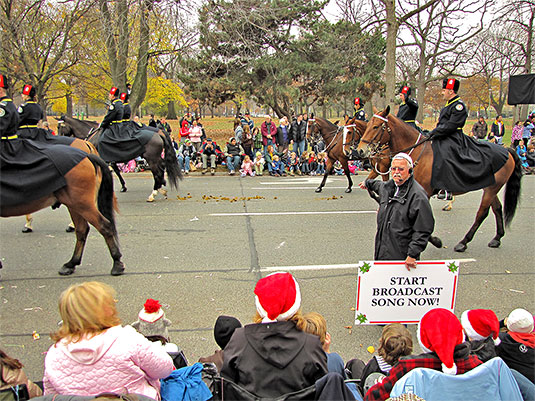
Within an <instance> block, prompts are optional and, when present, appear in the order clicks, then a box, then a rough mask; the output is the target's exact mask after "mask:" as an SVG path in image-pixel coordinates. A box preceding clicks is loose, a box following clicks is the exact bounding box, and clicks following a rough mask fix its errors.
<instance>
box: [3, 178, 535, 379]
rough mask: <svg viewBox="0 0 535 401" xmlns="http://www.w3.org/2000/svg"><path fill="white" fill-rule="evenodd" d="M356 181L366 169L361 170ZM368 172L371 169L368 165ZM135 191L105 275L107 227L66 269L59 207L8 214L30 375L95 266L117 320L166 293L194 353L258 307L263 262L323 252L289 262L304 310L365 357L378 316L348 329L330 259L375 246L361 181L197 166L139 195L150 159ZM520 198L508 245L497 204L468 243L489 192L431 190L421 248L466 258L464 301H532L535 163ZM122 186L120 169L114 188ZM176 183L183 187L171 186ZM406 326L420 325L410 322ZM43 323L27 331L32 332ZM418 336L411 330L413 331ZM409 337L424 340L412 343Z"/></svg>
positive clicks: (131, 184) (23, 354)
mask: <svg viewBox="0 0 535 401" xmlns="http://www.w3.org/2000/svg"><path fill="white" fill-rule="evenodd" d="M355 178H356V181H357V182H359V181H360V180H361V177H355ZM362 178H363V177H362ZM126 180H127V185H128V192H126V193H117V196H118V199H119V205H120V208H121V214H120V215H119V216H118V230H119V233H120V241H121V248H122V251H123V254H124V262H125V264H126V269H127V274H125V275H124V276H122V277H111V276H110V275H109V271H110V269H111V266H112V263H111V258H110V256H109V253H108V251H107V248H106V247H105V244H104V241H103V239H102V237H101V236H100V235H99V234H98V233H97V232H96V230H94V229H93V230H92V231H91V233H90V235H89V238H88V241H87V248H86V252H85V255H84V259H83V264H82V266H81V267H79V268H78V269H77V270H76V272H75V274H74V275H73V276H71V277H60V276H58V274H57V270H58V269H59V267H60V266H61V265H62V264H63V263H64V262H66V261H67V260H68V259H69V258H70V255H71V253H72V249H73V245H74V236H73V234H68V233H66V232H65V227H66V225H67V223H68V213H67V210H66V209H65V207H61V208H60V209H59V210H56V211H52V210H50V209H47V210H43V211H41V212H39V213H37V214H36V215H35V222H34V229H35V231H34V233H32V234H22V233H21V228H22V226H23V224H24V217H16V218H9V219H2V220H0V233H1V238H2V241H1V246H0V256H1V258H2V261H3V263H4V269H3V270H2V271H1V273H2V281H1V282H0V303H1V309H0V325H1V326H0V333H1V334H0V347H1V348H3V349H5V350H6V351H7V352H8V353H9V354H12V355H14V356H17V357H18V358H20V359H21V360H22V362H23V363H24V364H25V365H26V367H27V370H28V373H29V376H30V377H32V378H34V379H39V378H40V377H41V376H42V373H43V368H42V366H43V360H44V352H45V351H46V350H47V349H48V347H49V346H50V344H51V341H50V338H49V336H48V333H50V332H52V331H54V330H55V329H56V328H57V322H58V321H59V320H60V318H59V314H58V312H57V300H58V298H59V295H60V293H61V291H63V290H64V289H65V288H66V287H67V286H68V285H70V284H72V283H76V282H81V281H85V280H101V281H104V282H106V283H109V284H111V285H112V286H113V287H114V288H116V289H117V292H118V300H119V303H118V307H119V310H120V314H121V317H122V319H123V322H125V323H130V322H133V321H135V320H136V319H137V314H138V312H139V310H140V309H141V308H142V305H143V303H144V301H145V299H146V298H149V297H150V298H156V299H159V300H160V301H161V302H162V303H163V304H165V311H166V315H167V317H168V318H169V319H170V320H171V321H172V322H173V325H172V330H171V336H172V340H173V341H174V342H176V343H177V344H178V345H179V346H180V347H182V348H183V349H184V350H185V353H186V355H187V357H188V359H189V360H190V361H192V362H194V361H196V360H197V359H198V358H199V357H200V356H204V355H208V354H211V353H212V352H213V351H214V349H216V344H215V342H214V340H213V335H212V327H213V323H214V321H215V319H216V318H217V316H218V315H220V314H229V315H234V316H237V317H238V318H239V319H240V320H241V321H242V322H245V323H248V322H250V321H251V318H252V316H253V315H254V312H255V307H254V298H253V288H254V284H255V282H256V281H257V280H258V279H259V278H260V277H261V276H263V275H265V274H267V270H269V269H280V270H285V269H287V266H310V265H321V266H323V267H324V269H323V270H304V271H303V270H300V271H295V273H294V274H295V276H296V277H297V279H298V281H299V283H300V285H301V291H302V295H303V304H302V306H303V310H304V311H318V312H320V313H322V314H323V315H324V316H325V317H326V319H327V323H328V330H329V332H330V333H331V334H332V338H333V345H332V351H336V352H339V353H340V354H341V355H342V357H343V358H344V359H345V360H347V359H349V358H351V357H355V356H357V357H360V358H362V359H365V360H367V359H369V357H370V354H368V353H367V351H366V348H367V347H368V346H369V345H374V346H376V347H377V340H378V338H379V336H380V332H381V328H380V327H374V326H366V327H363V326H360V327H358V328H353V329H352V330H350V329H348V328H346V326H352V323H353V320H354V312H353V311H352V310H351V308H352V307H353V306H354V303H355V291H356V289H355V284H356V281H355V277H356V271H355V269H354V268H346V269H331V268H330V267H331V266H329V265H334V264H351V263H356V262H357V261H359V260H366V259H370V258H372V256H373V238H374V235H375V228H376V224H375V218H376V215H375V210H376V205H375V203H374V202H373V201H372V200H371V199H369V197H368V195H367V193H366V192H365V191H362V190H359V189H358V188H357V189H355V190H354V192H353V193H351V194H345V193H344V192H343V190H344V188H345V186H346V182H345V178H343V177H334V178H332V179H331V180H329V182H328V184H327V187H326V188H325V190H324V192H323V193H321V194H316V193H314V188H315V187H316V186H317V183H318V182H319V177H300V178H289V177H288V178H274V177H254V178H251V177H247V178H239V177H229V176H227V175H223V173H218V175H216V176H215V177H210V176H200V175H198V176H190V177H187V178H186V179H185V180H184V181H182V182H181V184H180V189H179V191H178V192H177V191H171V192H170V197H169V199H168V200H163V199H158V200H157V201H156V202H154V203H147V202H145V199H146V197H147V196H148V195H149V193H150V190H151V186H152V183H151V179H150V177H149V176H148V175H147V174H145V173H139V174H129V175H127V177H126ZM523 186H524V188H523V194H522V202H521V204H520V207H519V210H518V212H517V216H516V218H515V220H514V221H513V225H512V227H511V230H509V231H508V232H507V235H506V237H505V238H504V239H503V242H502V247H501V248H500V249H490V248H488V247H487V245H486V244H487V242H488V241H489V240H490V239H491V238H492V237H493V235H494V232H495V226H494V219H493V217H492V216H489V218H488V219H487V221H486V222H485V223H484V224H483V225H482V227H481V228H480V230H479V232H478V233H477V236H476V238H475V239H474V241H473V242H472V243H471V244H470V245H469V248H468V250H467V252H466V253H465V254H464V255H459V254H456V253H454V252H453V249H452V248H453V246H454V245H455V244H456V243H457V241H458V240H460V239H461V238H462V236H463V235H464V233H465V232H466V231H467V230H468V228H469V225H470V224H471V223H472V221H473V218H474V215H475V210H476V205H477V204H478V203H479V199H480V197H481V192H477V193H472V194H468V195H465V196H463V197H460V198H458V200H457V201H456V202H455V207H454V210H453V211H452V212H442V211H441V210H440V208H441V207H442V205H443V204H442V202H439V201H437V200H432V205H433V208H434V211H435V218H436V221H437V222H436V227H437V229H436V233H437V235H439V236H440V237H441V238H442V239H443V241H444V244H445V246H447V248H444V249H436V248H433V247H431V248H428V249H427V250H426V251H425V253H424V255H423V258H424V259H451V258H458V257H462V258H471V259H475V261H474V262H469V263H464V264H462V265H461V269H460V279H459V285H458V297H457V305H456V312H457V313H458V314H459V315H460V313H461V312H462V311H463V310H465V309H468V308H491V309H493V310H495V311H496V313H497V314H498V316H499V317H503V316H505V315H506V314H507V313H508V312H509V311H510V310H512V309H513V308H515V307H525V308H528V309H530V310H532V311H533V310H535V299H534V295H533V289H534V288H535V285H534V284H535V278H534V277H535V276H534V268H533V256H532V253H531V252H530V250H531V249H533V239H534V234H535V232H534V228H533V216H534V214H535V213H534V212H535V209H534V196H535V177H533V176H526V177H524V180H523ZM118 187H119V186H118V185H117V183H116V188H118ZM177 195H178V196H179V197H180V199H177ZM410 329H411V330H412V331H413V333H414V329H415V327H414V326H411V327H410ZM33 331H36V332H37V333H39V334H40V336H41V338H40V339H39V340H33V339H32V336H31V334H32V332H33ZM415 343H417V341H416V340H415ZM415 350H416V351H419V347H418V345H416V344H415Z"/></svg>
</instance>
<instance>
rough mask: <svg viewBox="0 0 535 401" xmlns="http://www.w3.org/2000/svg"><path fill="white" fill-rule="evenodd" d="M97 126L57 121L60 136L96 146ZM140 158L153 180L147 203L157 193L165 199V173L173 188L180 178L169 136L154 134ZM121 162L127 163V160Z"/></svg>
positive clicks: (117, 171)
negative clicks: (148, 168) (85, 141)
mask: <svg viewBox="0 0 535 401" xmlns="http://www.w3.org/2000/svg"><path fill="white" fill-rule="evenodd" d="M97 126H98V124H97V123H95V122H91V121H90V122H86V121H81V120H78V119H76V118H72V117H68V116H61V119H60V120H58V133H59V134H60V135H65V136H75V137H76V138H80V139H85V140H87V141H89V142H90V143H92V144H94V145H95V146H97V144H98V140H99V136H100V133H101V131H100V130H98V129H96V127H97ZM162 152H164V157H163V158H162V156H161V155H162ZM142 156H143V158H144V159H145V160H146V161H147V163H148V164H149V167H150V170H151V172H152V176H153V178H154V186H153V190H152V193H151V194H150V195H149V197H148V199H147V202H153V201H154V199H155V196H156V195H157V194H158V192H160V193H161V194H162V195H163V196H164V197H165V198H167V190H166V189H165V188H163V187H164V186H165V184H166V182H165V171H167V178H168V179H169V181H170V185H171V186H172V187H174V188H177V187H178V180H179V179H181V178H182V173H181V171H180V167H179V166H178V160H177V158H176V154H175V149H174V148H173V144H172V142H171V138H170V137H169V134H167V133H166V132H164V131H162V130H159V132H155V133H154V135H153V136H152V138H151V139H150V141H149V142H148V143H147V144H146V145H145V149H144V152H143V155H142ZM121 161H123V162H127V161H128V160H121ZM112 168H114V171H115V173H116V174H117V176H118V177H119V181H120V182H121V186H122V187H123V191H124V190H126V186H125V182H124V179H123V178H122V176H121V173H120V171H119V169H118V168H117V166H116V165H115V163H112Z"/></svg>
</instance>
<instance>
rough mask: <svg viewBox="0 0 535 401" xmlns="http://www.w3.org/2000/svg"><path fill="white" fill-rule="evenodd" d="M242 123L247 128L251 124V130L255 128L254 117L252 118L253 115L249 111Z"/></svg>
mask: <svg viewBox="0 0 535 401" xmlns="http://www.w3.org/2000/svg"><path fill="white" fill-rule="evenodd" d="M241 125H242V126H243V128H244V129H245V126H246V125H248V126H249V130H250V131H252V130H253V128H254V121H253V119H252V118H251V115H250V114H249V112H248V111H246V112H245V115H244V116H243V117H242V118H241Z"/></svg>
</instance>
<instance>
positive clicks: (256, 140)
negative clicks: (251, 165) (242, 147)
mask: <svg viewBox="0 0 535 401" xmlns="http://www.w3.org/2000/svg"><path fill="white" fill-rule="evenodd" d="M251 135H252V137H253V152H254V153H255V154H256V152H262V149H263V142H262V133H261V132H260V128H258V127H254V128H253V131H252V132H251Z"/></svg>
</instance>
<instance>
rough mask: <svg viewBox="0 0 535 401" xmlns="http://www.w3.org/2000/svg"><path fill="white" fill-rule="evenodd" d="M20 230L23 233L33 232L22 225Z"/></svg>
mask: <svg viewBox="0 0 535 401" xmlns="http://www.w3.org/2000/svg"><path fill="white" fill-rule="evenodd" d="M22 232H23V233H24V234H27V233H33V230H32V229H31V228H30V227H24V228H23V229H22Z"/></svg>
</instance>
